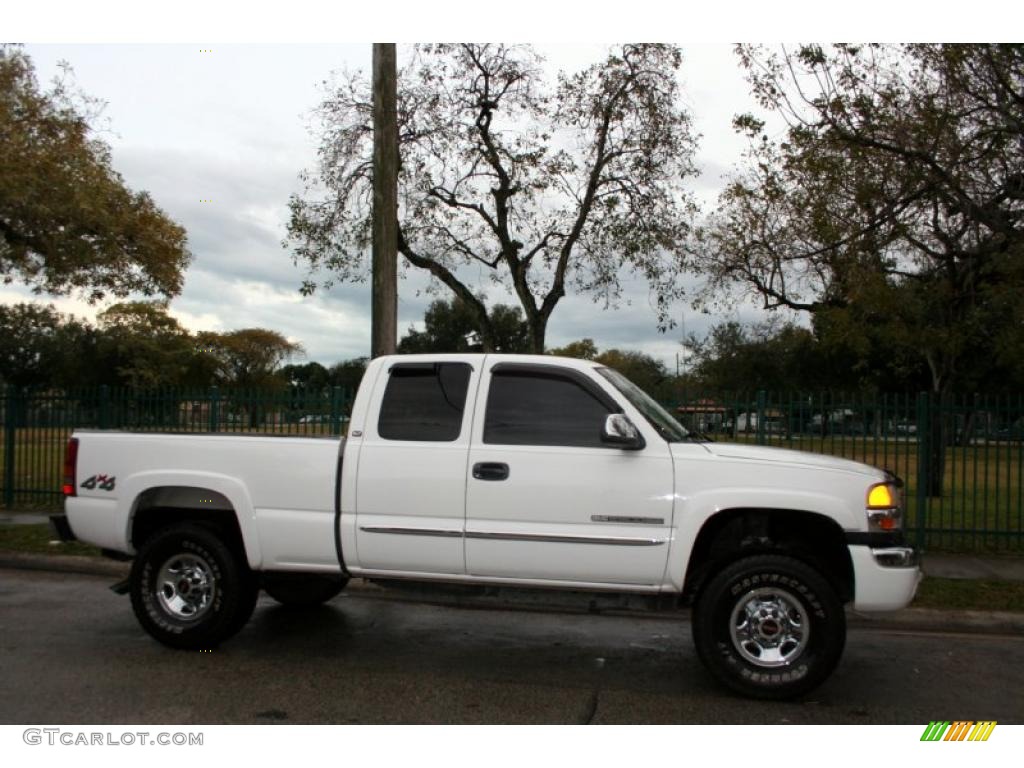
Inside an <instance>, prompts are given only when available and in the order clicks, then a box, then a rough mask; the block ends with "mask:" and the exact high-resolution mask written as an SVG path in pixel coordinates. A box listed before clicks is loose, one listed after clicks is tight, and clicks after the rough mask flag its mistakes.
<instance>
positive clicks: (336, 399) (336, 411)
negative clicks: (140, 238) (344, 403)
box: [331, 387, 341, 435]
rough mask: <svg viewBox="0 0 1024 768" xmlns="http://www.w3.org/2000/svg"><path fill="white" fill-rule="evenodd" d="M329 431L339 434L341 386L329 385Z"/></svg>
mask: <svg viewBox="0 0 1024 768" xmlns="http://www.w3.org/2000/svg"><path fill="white" fill-rule="evenodd" d="M331 433H332V434H335V435H338V434H341V387H331Z"/></svg>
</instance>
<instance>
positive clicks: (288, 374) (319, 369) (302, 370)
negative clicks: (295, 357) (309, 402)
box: [277, 362, 330, 392]
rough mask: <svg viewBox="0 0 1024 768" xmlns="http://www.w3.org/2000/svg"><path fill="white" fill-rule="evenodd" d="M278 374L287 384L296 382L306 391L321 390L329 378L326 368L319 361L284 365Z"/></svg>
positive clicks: (325, 386)
mask: <svg viewBox="0 0 1024 768" xmlns="http://www.w3.org/2000/svg"><path fill="white" fill-rule="evenodd" d="M277 373H278V376H279V377H280V378H281V380H282V381H284V382H286V383H288V384H296V385H298V386H300V387H303V388H304V389H305V390H306V391H308V392H323V391H324V390H325V389H326V388H327V386H328V381H329V379H330V374H329V373H328V371H327V369H326V368H324V367H323V366H322V365H321V364H320V363H317V362H309V363H305V364H303V365H294V364H293V365H285V366H283V367H281V368H280V369H279V370H278V372H277Z"/></svg>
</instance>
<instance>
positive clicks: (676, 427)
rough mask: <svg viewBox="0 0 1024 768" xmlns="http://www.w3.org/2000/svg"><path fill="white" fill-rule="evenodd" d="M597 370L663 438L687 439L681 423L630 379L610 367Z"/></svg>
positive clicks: (673, 441) (668, 439) (687, 434)
mask: <svg viewBox="0 0 1024 768" xmlns="http://www.w3.org/2000/svg"><path fill="white" fill-rule="evenodd" d="M597 372H598V373H600V374H601V375H602V376H604V377H605V378H606V379H608V381H610V382H611V383H612V386H613V387H615V388H616V389H617V390H619V392H621V393H622V394H623V396H624V397H625V398H626V399H627V400H629V403H630V405H632V406H633V407H634V408H636V409H637V410H638V411H640V413H642V414H643V417H644V418H645V419H647V421H648V422H649V423H650V425H651V426H652V427H654V428H655V429H656V430H658V434H659V435H661V436H662V437H663V438H664V439H665V440H667V441H668V442H670V443H679V442H682V441H683V440H687V439H689V437H690V434H689V433H688V432H687V431H686V429H685V428H684V427H683V425H682V424H680V423H679V422H678V421H676V420H675V419H674V418H672V414H670V413H669V412H668V411H666V410H665V409H664V408H662V407H661V406H660V405H658V402H657V401H656V400H655V399H654V398H652V397H651V396H650V395H648V394H647V393H646V392H644V391H643V390H642V389H640V387H638V386H637V385H636V384H634V383H633V382H632V381H630V380H629V379H627V378H626V377H625V376H623V375H622V374H621V373H619V372H618V371H616V370H613V369H612V368H598V369H597Z"/></svg>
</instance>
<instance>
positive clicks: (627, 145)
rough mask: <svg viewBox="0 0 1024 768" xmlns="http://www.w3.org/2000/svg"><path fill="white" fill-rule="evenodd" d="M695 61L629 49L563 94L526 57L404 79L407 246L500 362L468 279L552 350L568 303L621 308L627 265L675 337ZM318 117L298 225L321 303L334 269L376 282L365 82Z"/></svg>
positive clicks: (464, 57) (460, 64) (352, 85)
mask: <svg viewBox="0 0 1024 768" xmlns="http://www.w3.org/2000/svg"><path fill="white" fill-rule="evenodd" d="M681 59H682V57H681V54H680V52H679V50H678V49H677V48H674V47H672V46H668V45H625V46H622V47H620V48H618V49H616V50H614V51H613V52H611V53H610V54H609V55H608V57H607V58H606V59H605V60H604V61H602V62H600V63H598V64H595V65H593V66H591V67H589V68H587V69H585V70H583V71H582V72H579V73H576V74H572V75H569V74H562V75H560V76H559V79H558V83H557V86H555V87H554V88H551V87H549V86H548V84H547V83H546V82H545V80H544V78H543V76H542V70H541V60H540V58H539V57H538V56H537V55H536V54H535V53H534V52H533V51H532V50H531V49H529V48H527V47H522V46H506V45H478V44H467V45H430V46H420V47H418V48H417V49H416V53H415V56H414V58H413V60H412V62H411V63H410V64H409V65H408V66H407V67H406V68H405V69H404V70H403V71H402V73H401V75H400V77H399V85H400V92H399V115H398V119H399V145H400V146H399V154H400V158H401V168H400V178H399V185H400V200H401V201H402V206H401V211H400V221H399V235H398V250H399V252H400V253H401V254H402V256H403V257H404V259H405V262H406V263H407V264H408V265H411V266H412V267H415V268H416V269H422V270H424V271H426V272H427V273H429V274H430V275H431V277H432V278H433V279H434V280H435V281H437V282H440V283H441V284H443V285H445V286H446V287H447V288H448V289H449V290H451V291H452V292H453V293H454V294H455V297H456V298H458V299H459V300H460V301H461V302H463V304H464V305H465V306H466V308H467V309H468V310H469V311H471V312H472V314H473V315H474V316H475V323H474V327H475V329H476V330H478V332H479V335H480V340H481V344H482V347H483V349H485V350H494V349H496V348H497V347H498V344H499V338H498V332H497V329H496V328H495V317H494V315H493V313H489V312H488V311H487V307H486V306H485V304H484V302H483V301H482V300H481V299H479V298H478V297H477V296H476V295H475V293H474V290H473V289H472V288H471V286H470V285H469V284H468V283H467V281H466V276H467V275H476V274H480V273H483V274H486V275H488V276H489V278H490V279H491V280H493V281H494V282H496V283H500V284H502V285H503V286H505V287H507V288H508V289H509V290H510V291H511V292H513V293H514V294H515V295H516V297H517V298H518V300H519V302H520V305H521V307H522V311H523V315H524V318H525V321H526V324H527V326H528V328H529V349H530V350H531V351H533V352H536V353H538V354H542V353H543V352H544V338H545V333H546V330H547V325H548V321H549V320H550V318H551V315H552V313H553V312H554V310H555V307H556V306H557V304H558V302H559V301H560V300H561V299H562V297H563V296H565V295H566V292H567V291H569V290H572V289H575V290H577V291H579V292H581V293H586V294H590V295H592V296H593V297H594V298H595V300H603V301H606V302H614V301H615V300H616V299H617V298H618V296H619V292H620V283H619V274H620V272H621V271H622V270H623V269H626V270H628V271H631V272H633V273H636V274H639V275H641V276H643V277H644V278H645V279H646V280H647V281H648V283H649V284H650V286H651V288H652V290H653V292H654V293H655V295H656V297H657V299H656V301H657V308H658V313H659V315H658V320H659V325H661V326H662V327H664V326H667V325H670V324H671V319H670V317H669V315H668V309H669V307H670V303H671V301H672V299H673V298H675V297H677V296H679V295H680V291H681V289H680V287H679V286H678V284H677V280H676V278H677V275H678V273H679V266H680V264H681V262H682V256H681V254H682V243H683V241H684V238H685V237H686V236H687V234H688V232H689V226H688V222H689V221H690V220H691V218H692V215H693V212H694V205H693V204H692V202H691V200H690V198H689V197H688V196H687V195H686V194H685V193H684V192H683V190H682V189H681V183H682V182H683V180H684V179H685V178H686V177H687V176H690V175H693V174H694V173H695V168H694V166H693V164H692V157H693V152H694V138H693V132H692V127H691V123H690V118H689V116H688V114H687V113H686V112H685V111H684V110H683V109H682V108H680V106H679V88H678V80H677V76H676V75H677V71H678V68H679V66H680V63H681ZM319 117H320V121H321V125H322V126H323V129H322V133H321V136H320V139H321V148H320V161H319V166H318V168H317V169H316V171H315V172H312V173H309V172H307V173H305V174H304V175H303V177H302V178H303V179H304V180H305V182H306V183H307V188H306V192H305V196H304V197H303V196H298V195H296V196H293V197H292V198H291V201H290V207H291V219H290V222H289V225H288V235H289V240H290V241H291V243H292V244H293V245H294V247H295V258H296V261H297V262H304V263H306V264H307V265H308V267H309V269H310V275H311V277H310V279H308V280H307V281H306V283H305V285H304V290H305V291H307V292H308V291H312V290H314V289H315V287H316V285H317V283H316V281H315V279H314V277H313V276H314V274H315V273H316V272H317V271H319V270H321V269H326V270H327V271H328V272H329V273H330V274H331V275H332V277H331V278H330V279H328V280H327V281H326V283H325V285H326V286H330V285H331V283H332V281H333V280H334V279H339V280H362V279H365V276H366V254H367V249H368V247H369V244H370V232H371V230H370V215H371V208H372V206H371V200H372V193H371V183H372V172H371V169H372V165H371V157H372V136H373V131H372V123H371V98H370V90H369V86H368V84H367V83H366V81H365V79H363V78H362V77H361V76H360V75H351V74H349V75H345V76H344V77H343V78H342V79H341V82H340V84H339V85H338V86H337V87H336V88H335V90H334V91H333V92H332V93H331V94H330V95H329V96H328V98H327V99H326V100H325V101H324V102H323V104H322V105H321V106H320V109H319ZM323 190H326V196H323V195H322V191H323Z"/></svg>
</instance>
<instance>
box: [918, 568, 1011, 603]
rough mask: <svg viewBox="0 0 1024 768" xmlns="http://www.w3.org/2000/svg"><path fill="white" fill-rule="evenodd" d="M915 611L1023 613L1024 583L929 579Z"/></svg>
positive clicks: (919, 590) (927, 578)
mask: <svg viewBox="0 0 1024 768" xmlns="http://www.w3.org/2000/svg"><path fill="white" fill-rule="evenodd" d="M913 607H914V608H943V609H952V610H958V611H1018V612H1024V582H1021V581H988V580H979V579H939V578H935V577H933V576H928V577H926V578H925V579H924V580H923V581H922V582H921V586H920V587H919V588H918V590H917V596H916V597H915V598H914V603H913Z"/></svg>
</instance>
